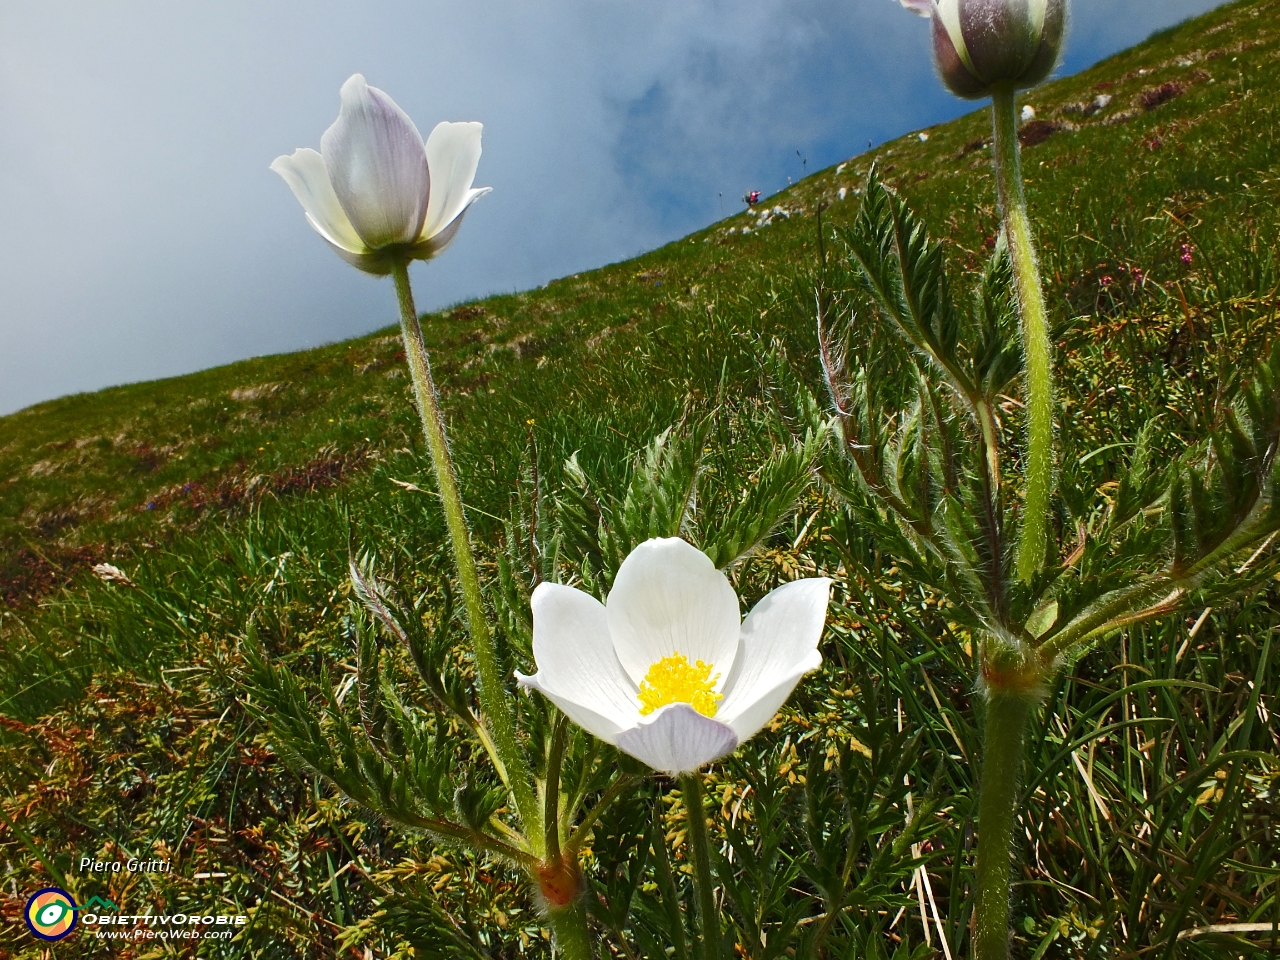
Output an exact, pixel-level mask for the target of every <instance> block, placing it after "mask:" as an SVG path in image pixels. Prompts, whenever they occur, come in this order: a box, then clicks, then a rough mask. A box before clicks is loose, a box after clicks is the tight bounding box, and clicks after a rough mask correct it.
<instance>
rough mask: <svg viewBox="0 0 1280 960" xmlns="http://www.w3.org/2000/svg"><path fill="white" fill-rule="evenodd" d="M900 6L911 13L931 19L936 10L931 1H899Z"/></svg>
mask: <svg viewBox="0 0 1280 960" xmlns="http://www.w3.org/2000/svg"><path fill="white" fill-rule="evenodd" d="M901 2H902V5H903V6H904V7H906V8H907V9H908V10H910V11H911V12H912V13H916V14H919V15H920V16H922V17H932V16H933V12H934V10H935V9H937V8H936V7H935V6H934V4H933V0H901Z"/></svg>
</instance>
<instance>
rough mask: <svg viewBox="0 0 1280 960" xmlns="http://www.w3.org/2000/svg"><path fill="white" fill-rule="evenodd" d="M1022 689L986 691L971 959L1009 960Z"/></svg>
mask: <svg viewBox="0 0 1280 960" xmlns="http://www.w3.org/2000/svg"><path fill="white" fill-rule="evenodd" d="M1035 703H1036V700H1035V697H1034V695H1032V694H1030V693H1028V692H1027V691H1025V690H1001V689H999V688H994V689H993V688H990V687H989V688H988V690H987V717H986V729H985V731H984V734H983V741H982V781H981V783H980V784H979V795H978V901H977V907H976V930H975V933H974V941H973V957H974V960H1008V957H1009V872H1010V861H1011V859H1012V847H1013V822H1014V815H1015V814H1016V813H1017V809H1016V808H1017V803H1018V778H1019V775H1020V774H1021V773H1022V749H1023V741H1024V739H1025V735H1026V729H1027V720H1028V719H1029V718H1030V716H1031V709H1032V707H1033V706H1034V705H1035Z"/></svg>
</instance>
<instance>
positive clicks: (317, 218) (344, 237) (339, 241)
mask: <svg viewBox="0 0 1280 960" xmlns="http://www.w3.org/2000/svg"><path fill="white" fill-rule="evenodd" d="M271 169H272V170H274V171H275V172H276V173H278V174H280V176H281V177H283V178H284V182H285V183H287V184H288V185H289V189H290V190H292V191H293V195H294V196H295V197H297V198H298V202H299V203H300V204H302V209H303V210H304V211H305V212H306V215H307V222H308V223H309V224H311V226H312V228H314V229H315V231H316V233H318V234H320V236H322V237H324V238H325V239H326V240H328V241H329V242H330V243H331V244H333V245H334V246H335V247H338V248H339V249H341V250H346V251H347V252H348V253H360V252H362V251H363V250H364V249H365V245H364V241H363V240H361V239H360V235H359V234H358V233H356V229H355V227H353V226H351V221H350V220H349V219H348V218H347V215H346V213H345V212H344V211H343V209H342V205H341V204H340V203H338V195H337V194H336V193H334V192H333V184H331V183H330V182H329V171H328V170H327V169H325V165H324V157H322V156H320V154H318V153H316V152H315V151H314V150H312V149H310V148H309V147H302V148H300V149H298V150H295V151H293V154H292V155H291V156H288V157H276V158H275V160H274V161H272V163H271Z"/></svg>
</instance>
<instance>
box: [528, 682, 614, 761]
mask: <svg viewBox="0 0 1280 960" xmlns="http://www.w3.org/2000/svg"><path fill="white" fill-rule="evenodd" d="M541 678H542V671H538V672H537V673H535V674H534V675H533V676H532V677H527V676H525V675H524V674H523V673H521V672H520V671H519V670H517V671H516V680H517V681H519V683H520V685H521V686H523V687H528V688H529V689H530V690H537V691H538V692H539V693H541V694H542V695H543V696H545V697H546V698H547V699H548V700H550V701H551V702H552V703H554V704H555V705H556V706H557V707H559V708H560V709H561V710H562V711H563V712H564V715H565V716H566V717H568V718H569V719H570V720H572V721H573V722H574V723H576V724H577V725H578V726H580V727H581V728H582V729H583V730H585V731H587V733H590V734H591V735H593V736H596V737H599V738H600V739H601V740H603V741H604V742H605V743H613V744H616V743H617V742H618V734H619V733H621V732H622V730H623V728H624V727H625V726H627V725H626V724H621V723H619V722H618V721H617V720H616V719H614V718H612V717H607V716H604V715H603V714H600V713H596V711H594V710H592V709H591V708H590V707H587V706H584V705H583V704H581V703H579V702H578V701H577V700H575V699H573V698H572V697H568V696H565V695H564V694H563V693H561V692H559V691H556V690H548V689H547V687H546V685H545V684H544V683H543V682H542V679H541Z"/></svg>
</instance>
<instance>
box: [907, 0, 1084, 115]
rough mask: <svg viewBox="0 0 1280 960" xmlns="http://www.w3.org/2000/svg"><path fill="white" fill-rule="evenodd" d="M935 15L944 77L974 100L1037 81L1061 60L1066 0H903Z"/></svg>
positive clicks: (936, 50)
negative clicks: (1059, 54) (1000, 90)
mask: <svg viewBox="0 0 1280 960" xmlns="http://www.w3.org/2000/svg"><path fill="white" fill-rule="evenodd" d="M901 2H902V5H903V6H905V7H906V8H907V9H909V10H912V11H914V12H916V13H918V14H920V15H921V16H927V17H929V18H931V19H932V21H933V56H934V60H935V61H936V63H937V65H938V72H939V73H940V74H941V75H942V80H943V82H944V83H945V84H946V85H947V87H948V88H949V89H950V90H951V92H952V93H954V94H955V95H956V96H958V97H964V98H965V99H969V100H976V99H978V98H980V97H986V96H990V95H991V94H992V93H993V92H995V91H996V90H997V89H1000V88H1004V89H1013V90H1020V89H1023V88H1025V87H1033V86H1035V85H1036V84H1037V83H1039V82H1040V81H1042V80H1044V79H1045V78H1046V77H1047V76H1049V73H1050V71H1052V70H1053V67H1054V65H1055V64H1056V63H1057V62H1058V53H1059V51H1060V50H1061V48H1062V34H1063V28H1064V27H1065V25H1066V19H1067V17H1066V12H1067V11H1066V6H1067V0H901Z"/></svg>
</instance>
